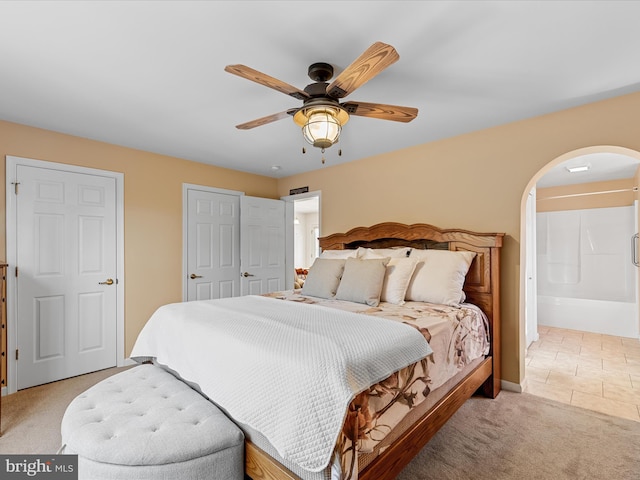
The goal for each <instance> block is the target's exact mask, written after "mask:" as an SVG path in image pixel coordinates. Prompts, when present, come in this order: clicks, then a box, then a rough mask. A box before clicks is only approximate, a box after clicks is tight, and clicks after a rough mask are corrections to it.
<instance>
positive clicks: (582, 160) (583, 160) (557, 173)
mask: <svg viewBox="0 0 640 480" xmlns="http://www.w3.org/2000/svg"><path fill="white" fill-rule="evenodd" d="M638 165H640V161H638V160H637V159H635V158H632V157H628V156H626V155H620V154H617V153H591V154H589V155H581V156H579V157H574V158H572V159H570V160H567V161H566V162H562V163H561V164H559V165H556V166H555V167H553V168H552V169H551V170H549V171H548V172H547V173H546V174H545V175H544V176H543V177H542V178H541V179H540V180H538V181H537V182H536V187H538V188H545V187H557V186H560V185H575V184H579V183H589V182H595V181H599V182H602V181H606V180H620V179H623V178H632V177H633V176H634V175H635V174H636V171H637V170H638ZM582 166H587V167H589V169H588V170H587V171H581V172H573V173H572V172H570V171H569V170H568V168H569V167H582Z"/></svg>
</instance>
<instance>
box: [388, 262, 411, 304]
mask: <svg viewBox="0 0 640 480" xmlns="http://www.w3.org/2000/svg"><path fill="white" fill-rule="evenodd" d="M417 263H418V261H417V260H416V259H415V258H392V259H391V260H389V263H388V264H387V271H386V273H385V276H384V283H383V284H382V292H381V294H380V300H381V301H383V302H389V303H395V304H396V305H403V304H404V297H405V294H406V292H407V288H408V287H409V282H410V281H411V277H412V276H413V272H414V271H415V269H416V264H417Z"/></svg>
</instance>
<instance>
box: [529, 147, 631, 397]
mask: <svg viewBox="0 0 640 480" xmlns="http://www.w3.org/2000/svg"><path fill="white" fill-rule="evenodd" d="M607 159H609V162H608V163H609V164H615V163H616V162H618V163H620V164H625V162H626V166H627V171H626V173H620V172H618V173H617V175H618V176H617V177H616V176H615V175H616V173H615V172H613V173H612V175H613V176H610V178H607V177H606V176H605V177H599V176H597V175H596V176H595V177H594V176H593V175H592V176H591V177H583V178H582V179H577V180H575V181H574V179H575V178H576V177H574V179H572V180H571V181H569V184H570V183H575V184H579V183H585V182H590V181H593V182H599V181H601V180H603V181H602V183H601V185H607V184H606V183H605V181H606V180H611V179H612V178H618V179H621V178H622V177H620V175H623V176H626V177H630V178H627V180H626V182H625V181H622V180H619V183H620V182H622V184H624V185H625V188H618V187H617V186H616V185H617V184H615V183H614V184H613V185H614V187H611V188H613V190H611V189H609V190H608V189H607V188H602V189H600V190H599V191H591V192H589V193H578V194H572V193H568V194H567V192H571V191H572V190H571V188H572V187H567V186H566V185H565V186H564V188H559V189H558V190H559V191H562V192H563V193H565V194H564V195H556V196H554V197H550V196H549V191H553V188H543V189H540V191H543V190H544V191H545V195H546V196H547V197H548V198H553V199H554V200H555V201H558V199H560V198H562V201H563V202H565V201H566V202H574V204H575V202H578V201H580V202H582V201H584V202H586V204H588V203H589V202H591V203H593V201H594V199H595V198H598V200H599V201H600V202H601V203H602V200H603V198H604V197H607V196H608V197H611V196H612V194H614V193H615V194H616V195H626V196H627V199H628V198H629V197H631V202H632V203H633V201H634V200H637V199H638V198H640V197H639V196H638V192H637V186H638V184H639V181H640V175H639V174H638V173H637V170H638V165H640V152H638V151H635V150H630V149H627V148H623V147H616V146H595V147H587V148H581V149H578V150H574V151H571V152H568V153H566V154H564V155H561V156H559V157H558V158H556V159H554V160H553V161H551V162H549V164H547V165H546V166H545V167H543V168H542V169H541V170H540V171H539V172H537V173H536V175H534V177H533V178H532V179H531V180H530V181H529V183H528V185H527V187H526V188H525V191H524V192H523V196H522V199H521V231H520V233H521V235H520V238H521V247H520V260H521V263H520V264H521V266H522V268H521V272H520V302H519V303H520V309H519V315H520V359H521V370H520V371H521V377H522V379H521V385H522V386H523V387H525V389H526V385H527V383H528V382H527V381H526V380H527V377H528V376H532V375H530V374H528V373H527V368H525V364H526V363H527V362H528V361H530V359H528V358H526V350H527V347H528V346H529V344H530V342H531V341H532V338H531V321H532V320H533V321H537V315H538V313H537V312H536V307H537V304H538V303H537V301H538V296H537V293H536V290H535V288H531V287H532V282H533V287H535V286H536V284H537V283H538V278H537V276H536V275H535V265H536V263H537V262H536V256H535V249H536V245H535V243H536V234H535V228H536V226H535V217H536V213H535V212H536V208H535V201H536V199H535V194H536V193H537V189H536V186H537V185H538V186H545V187H549V186H554V183H553V182H551V183H549V182H547V183H544V179H545V178H547V179H548V178H549V177H552V176H553V175H554V172H558V171H560V170H561V171H562V172H564V174H565V175H567V169H566V168H565V167H566V166H569V165H570V166H584V164H587V163H589V162H590V163H591V165H590V166H591V167H592V173H597V172H598V171H603V170H606V169H603V168H602V166H606V163H607ZM619 159H622V160H624V161H620V162H619V161H618V160H619ZM598 162H605V163H603V165H600V168H598V167H599V165H598ZM628 167H633V168H632V170H629V168H628ZM629 172H631V173H629ZM588 178H592V179H593V180H589V179H588ZM555 185H561V183H556V184H555ZM567 185H568V184H567ZM591 185H596V183H593V184H591ZM632 186H633V187H635V188H636V191H633V188H632ZM576 187H579V185H576ZM582 190H583V191H587V190H588V189H586V188H582ZM573 191H580V189H579V188H574V189H573ZM623 191H624V193H622V192H623ZM532 193H533V195H532ZM532 197H533V199H532ZM587 198H588V199H589V201H587ZM544 200H546V198H544ZM627 201H628V200H627ZM542 203H544V202H542ZM532 204H533V205H534V207H533V209H532V208H531V206H532ZM570 208H573V209H580V208H583V207H580V206H578V207H576V206H575V205H574V206H573V207H570ZM585 208H590V207H585ZM630 208H632V207H630ZM532 211H533V218H534V220H533V222H532V221H531V217H532ZM556 213H558V212H556ZM543 215H544V214H543ZM633 217H635V218H633ZM543 218H544V217H543ZM631 219H632V220H635V221H637V219H638V214H637V211H636V210H634V213H632V217H631ZM634 223H635V222H634ZM545 225H546V224H545ZM532 229H533V231H532ZM636 231H637V230H636ZM543 238H546V237H545V236H543ZM625 246H627V243H625ZM532 251H533V254H532ZM532 262H533V275H532V274H531V272H532V270H531V267H532ZM547 273H548V271H547ZM559 275H568V276H569V277H570V276H571V272H567V271H566V270H562V271H560V272H559ZM633 275H634V276H635V275H637V273H636V269H635V268H633ZM567 283H569V282H567ZM633 290H634V291H633V292H632V293H633V296H634V301H635V297H636V295H637V293H638V291H637V287H634V288H633ZM532 292H533V293H532ZM632 315H633V313H632ZM634 315H635V325H634V326H635V328H636V330H635V331H636V333H635V334H634V335H635V337H636V338H635V340H636V341H637V335H638V334H637V326H638V313H637V308H636V310H635V313H634ZM545 319H546V317H545ZM568 328H572V327H568ZM529 370H530V371H531V370H534V373H537V372H535V369H529ZM569 370H570V368H569ZM533 376H534V377H535V375H533ZM534 380H539V379H538V378H534Z"/></svg>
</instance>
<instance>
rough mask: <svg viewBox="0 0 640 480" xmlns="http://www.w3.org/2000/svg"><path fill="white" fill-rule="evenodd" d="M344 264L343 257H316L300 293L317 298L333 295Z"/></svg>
mask: <svg viewBox="0 0 640 480" xmlns="http://www.w3.org/2000/svg"><path fill="white" fill-rule="evenodd" d="M344 264H345V260H343V259H329V258H316V259H315V260H314V262H313V265H311V268H310V269H309V273H307V278H306V280H305V281H304V285H303V286H302V290H301V292H300V293H302V295H309V296H312V297H319V298H331V297H333V296H334V295H335V294H336V290H337V289H338V284H339V283H340V277H342V272H343V270H344Z"/></svg>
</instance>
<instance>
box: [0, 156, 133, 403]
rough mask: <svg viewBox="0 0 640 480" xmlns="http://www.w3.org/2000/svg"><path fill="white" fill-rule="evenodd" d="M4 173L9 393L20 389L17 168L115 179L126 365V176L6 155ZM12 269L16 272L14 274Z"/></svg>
mask: <svg viewBox="0 0 640 480" xmlns="http://www.w3.org/2000/svg"><path fill="white" fill-rule="evenodd" d="M5 158H6V167H5V168H6V170H5V194H6V220H5V232H6V238H7V263H8V264H9V267H8V268H7V388H8V391H7V393H15V392H16V391H17V387H18V378H17V374H18V362H17V360H16V358H15V355H14V354H9V352H15V350H16V348H18V319H17V317H16V314H17V312H16V302H17V285H16V276H15V267H16V260H17V252H16V248H17V245H16V243H17V238H16V235H17V231H16V228H15V225H16V221H17V211H16V209H17V203H16V195H15V193H14V190H13V189H14V187H13V185H14V183H15V175H16V169H17V167H18V165H24V166H28V167H35V168H46V169H49V170H59V171H64V172H69V173H80V174H87V175H99V176H103V177H109V178H113V179H114V180H115V184H116V278H117V280H118V281H117V283H116V365H117V366H118V367H122V366H124V365H127V364H128V362H126V360H125V355H124V333H125V329H124V174H123V173H120V172H112V171H109V170H100V169H97V168H89V167H80V166H77V165H69V164H65V163H56V162H49V161H45V160H36V159H33V158H23V157H16V156H11V155H7V156H6V157H5ZM11 267H13V272H11Z"/></svg>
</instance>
